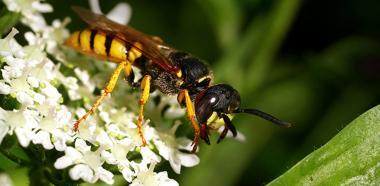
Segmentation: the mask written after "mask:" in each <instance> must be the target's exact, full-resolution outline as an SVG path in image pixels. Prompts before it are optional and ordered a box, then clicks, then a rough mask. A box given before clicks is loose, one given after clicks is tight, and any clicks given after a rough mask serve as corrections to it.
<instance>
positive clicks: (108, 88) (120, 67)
mask: <svg viewBox="0 0 380 186" xmlns="http://www.w3.org/2000/svg"><path fill="white" fill-rule="evenodd" d="M127 63H128V62H127V61H123V62H121V63H120V64H119V65H118V66H117V67H116V69H115V70H114V71H113V73H112V75H111V78H110V80H109V81H108V83H107V86H106V87H105V88H104V89H103V91H102V94H101V95H100V96H99V97H98V98H97V99H96V101H95V103H94V104H93V105H92V107H91V108H90V110H89V111H88V112H87V113H86V114H85V115H83V116H82V117H81V118H79V119H78V120H77V121H76V122H75V123H74V128H73V130H74V131H78V128H79V124H80V123H81V122H82V121H84V120H86V118H87V117H88V116H90V115H91V114H92V113H94V112H95V110H96V109H97V108H98V106H99V105H100V103H101V102H102V101H103V99H104V98H105V97H106V96H108V95H109V94H110V93H111V92H112V91H113V89H114V88H115V85H116V82H117V79H118V78H119V75H120V72H121V71H122V70H123V69H124V67H125V66H126V64H127Z"/></svg>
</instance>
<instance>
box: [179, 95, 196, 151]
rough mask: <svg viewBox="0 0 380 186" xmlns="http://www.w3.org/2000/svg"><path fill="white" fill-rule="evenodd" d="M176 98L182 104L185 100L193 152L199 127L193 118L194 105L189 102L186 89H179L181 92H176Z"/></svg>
mask: <svg viewBox="0 0 380 186" xmlns="http://www.w3.org/2000/svg"><path fill="white" fill-rule="evenodd" d="M177 99H178V102H179V103H180V104H182V103H183V102H184V101H185V104H186V110H187V117H188V118H189V120H190V122H191V125H192V127H193V129H194V140H193V150H192V151H191V152H193V153H194V152H195V151H196V150H197V147H198V143H199V136H200V129H199V126H198V123H197V121H196V119H195V111H194V106H193V103H192V102H191V99H190V95H189V92H188V90H181V92H180V93H179V94H178V98H177Z"/></svg>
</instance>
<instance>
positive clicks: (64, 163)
mask: <svg viewBox="0 0 380 186" xmlns="http://www.w3.org/2000/svg"><path fill="white" fill-rule="evenodd" d="M72 164H74V160H73V159H71V158H70V157H69V156H62V157H60V158H58V159H57V160H56V161H55V163H54V167H55V168H56V169H64V168H66V167H68V166H70V165H72Z"/></svg>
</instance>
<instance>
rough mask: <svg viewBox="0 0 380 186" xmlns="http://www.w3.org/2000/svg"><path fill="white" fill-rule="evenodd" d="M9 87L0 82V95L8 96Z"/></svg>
mask: <svg viewBox="0 0 380 186" xmlns="http://www.w3.org/2000/svg"><path fill="white" fill-rule="evenodd" d="M10 93H11V87H10V86H9V85H7V84H5V83H3V82H0V94H10Z"/></svg>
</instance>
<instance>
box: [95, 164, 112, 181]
mask: <svg viewBox="0 0 380 186" xmlns="http://www.w3.org/2000/svg"><path fill="white" fill-rule="evenodd" d="M96 173H97V175H98V176H99V179H100V180H102V181H104V182H105V183H107V184H109V185H112V184H113V183H114V180H113V174H112V173H111V172H110V171H107V170H105V169H104V168H103V167H99V168H98V169H97V170H96Z"/></svg>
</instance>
